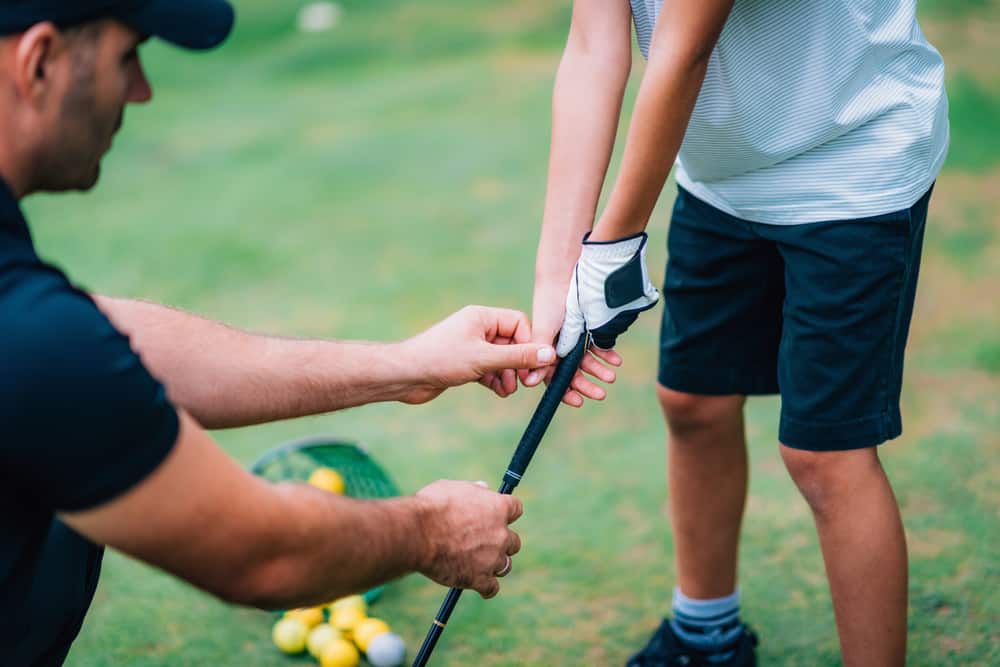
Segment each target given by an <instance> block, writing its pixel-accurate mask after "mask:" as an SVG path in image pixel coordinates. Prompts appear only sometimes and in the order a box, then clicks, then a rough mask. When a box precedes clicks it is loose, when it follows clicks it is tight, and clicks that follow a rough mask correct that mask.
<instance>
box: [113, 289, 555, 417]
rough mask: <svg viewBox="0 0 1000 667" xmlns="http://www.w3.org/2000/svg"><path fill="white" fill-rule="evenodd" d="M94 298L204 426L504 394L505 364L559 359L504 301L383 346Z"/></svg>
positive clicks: (511, 381) (508, 374) (508, 388)
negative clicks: (252, 330)
mask: <svg viewBox="0 0 1000 667" xmlns="http://www.w3.org/2000/svg"><path fill="white" fill-rule="evenodd" d="M94 298H95V301H96V302H97V304H98V306H99V307H100V309H101V310H102V311H103V312H104V313H105V315H107V316H108V318H109V319H110V320H111V321H112V323H113V324H114V325H115V326H116V327H117V328H118V329H119V330H120V331H122V332H123V333H125V334H127V335H128V336H129V338H130V341H131V344H132V346H133V348H134V349H135V350H136V351H137V352H138V353H139V355H140V356H141V357H142V360H143V363H144V364H145V365H146V366H147V367H148V368H149V369H150V371H151V372H152V373H153V375H154V376H156V377H157V378H158V379H159V380H160V381H161V382H163V383H164V384H165V385H166V387H167V391H168V393H169V395H170V398H171V400H172V401H173V402H174V403H175V404H177V405H179V406H180V407H182V408H184V409H185V410H187V411H188V412H190V413H191V414H192V415H193V416H194V417H195V418H196V419H197V420H198V421H199V423H201V424H202V425H203V426H205V427H208V428H227V427H233V426H245V425H248V424H255V423H261V422H268V421H274V420H277V419H287V418H291V417H299V416H303V415H309V414H318V413H322V412H330V411H333V410H339V409H343V408H348V407H353V406H356V405H363V404H367V403H373V402H377V401H403V402H406V403H422V402H425V401H428V400H431V399H432V398H434V397H435V396H437V395H438V394H440V393H441V392H442V391H444V390H445V389H446V388H448V387H453V386H457V385H459V384H463V383H466V382H472V381H481V382H482V383H483V384H486V385H487V386H489V387H490V388H492V389H493V390H494V391H496V392H497V393H498V394H500V395H501V396H505V395H507V394H509V393H511V392H513V391H514V389H515V388H516V386H517V384H516V378H515V377H514V375H513V372H512V371H510V370H507V369H515V368H531V367H535V366H539V365H542V366H546V365H548V364H550V363H552V361H553V359H554V355H551V354H550V353H551V348H550V347H549V346H547V345H538V344H531V343H530V340H531V327H530V325H529V323H528V321H527V319H526V318H525V316H524V315H522V314H521V313H518V312H516V311H511V310H505V309H498V308H484V307H478V306H470V307H468V308H465V309H463V310H461V311H459V312H458V313H456V314H455V315H453V316H452V317H450V318H448V319H446V320H445V321H443V322H441V323H440V324H438V325H436V326H435V327H433V328H432V329H430V330H429V331H427V332H424V333H423V334H420V335H418V336H415V337H413V338H411V339H409V340H406V341H403V342H401V343H393V344H378V343H366V342H343V341H323V340H293V339H283V338H274V337H267V336H257V335H253V334H249V333H246V332H243V331H239V330H237V329H233V328H230V327H228V326H226V325H223V324H220V323H218V322H213V321H211V320H207V319H204V318H201V317H197V316H195V315H192V314H190V313H186V312H183V311H180V310H175V309H172V308H167V307H164V306H160V305H157V304H153V303H147V302H141V301H131V300H126V299H113V298H108V297H102V296H95V297H94ZM539 353H541V354H542V357H539Z"/></svg>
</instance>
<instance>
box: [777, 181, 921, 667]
mask: <svg viewBox="0 0 1000 667" xmlns="http://www.w3.org/2000/svg"><path fill="white" fill-rule="evenodd" d="M929 199H930V193H929V192H928V193H927V194H926V195H925V196H924V197H922V198H921V199H920V201H918V202H917V203H916V204H914V205H913V207H911V208H910V209H904V210H902V211H897V212H895V213H891V214H886V215H881V216H875V217H872V218H865V219H861V220H849V221H839V222H831V223H816V224H811V225H800V226H796V227H790V228H768V229H762V230H761V233H762V234H763V235H766V236H769V237H770V238H773V239H775V240H776V241H777V242H778V247H779V249H780V251H781V254H782V257H783V258H784V260H785V271H786V273H785V284H786V301H785V306H784V324H783V331H782V339H781V347H780V350H779V359H778V377H779V382H780V384H781V395H782V411H781V427H780V432H779V439H780V440H781V442H782V447H781V452H782V458H783V459H784V461H785V464H786V466H787V467H788V470H789V472H790V473H791V475H792V477H793V478H794V480H795V482H796V484H797V485H798V487H799V489H800V490H801V492H802V494H803V496H804V497H805V498H806V500H807V502H808V503H809V506H810V507H811V509H812V511H813V516H814V519H815V522H816V528H817V531H818V532H819V537H820V544H821V547H822V549H823V558H824V562H825V563H826V570H827V576H828V578H829V581H830V590H831V594H832V597H833V603H834V611H835V613H836V618H837V627H838V630H839V632H840V642H841V650H842V653H843V660H844V664H845V665H848V666H849V667H855V666H861V665H866V666H867V665H871V666H879V667H881V666H886V665H888V666H892V665H902V664H904V662H905V659H906V604H907V599H906V595H907V583H906V582H907V563H906V541H905V536H904V533H903V527H902V523H901V521H900V517H899V509H898V507H897V505H896V500H895V497H894V496H893V493H892V489H891V487H890V485H889V481H888V479H887V478H886V475H885V472H884V471H883V469H882V466H881V464H880V462H879V459H878V455H877V453H876V450H875V446H877V445H879V444H881V443H883V442H885V441H886V440H890V439H892V438H895V437H897V436H899V434H900V433H901V431H902V420H901V418H900V412H899V397H900V390H901V387H902V376H903V351H904V349H905V346H906V338H907V333H908V330H909V324H910V316H911V314H912V310H913V302H914V296H915V291H916V284H917V275H918V273H919V265H920V249H921V245H922V241H923V230H924V222H925V219H926V215H927V204H928V201H929Z"/></svg>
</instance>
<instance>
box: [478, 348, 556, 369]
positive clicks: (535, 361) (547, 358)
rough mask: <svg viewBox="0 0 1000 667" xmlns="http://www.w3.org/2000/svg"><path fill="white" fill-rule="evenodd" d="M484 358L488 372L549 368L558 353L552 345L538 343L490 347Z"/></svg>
mask: <svg viewBox="0 0 1000 667" xmlns="http://www.w3.org/2000/svg"><path fill="white" fill-rule="evenodd" d="M484 357H485V360H484V362H485V364H486V367H487V370H491V371H501V370H506V369H508V368H511V369H514V368H537V367H539V366H548V365H550V364H552V363H554V362H555V360H556V353H555V350H553V349H552V346H551V345H540V344H538V343H527V344H521V345H490V346H489V348H488V352H487V354H484Z"/></svg>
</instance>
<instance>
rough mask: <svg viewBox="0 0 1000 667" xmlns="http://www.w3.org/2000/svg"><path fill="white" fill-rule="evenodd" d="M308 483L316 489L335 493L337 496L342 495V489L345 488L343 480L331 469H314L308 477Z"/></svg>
mask: <svg viewBox="0 0 1000 667" xmlns="http://www.w3.org/2000/svg"><path fill="white" fill-rule="evenodd" d="M309 483H310V484H311V485H313V486H315V487H316V488H317V489H323V490H324V491H329V492H330V493H336V494H337V495H338V496H342V495H344V489H345V488H346V485H345V484H344V478H343V477H341V476H340V473H339V472H337V471H336V470H334V469H333V468H316V469H315V470H314V471H313V473H312V474H311V475H309Z"/></svg>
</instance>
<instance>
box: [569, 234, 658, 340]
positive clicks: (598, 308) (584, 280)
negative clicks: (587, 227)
mask: <svg viewBox="0 0 1000 667" xmlns="http://www.w3.org/2000/svg"><path fill="white" fill-rule="evenodd" d="M589 238H590V234H588V235H587V236H585V237H584V238H583V251H582V252H581V253H580V259H579V261H577V263H576V269H574V271H573V279H572V281H571V282H570V284H569V293H568V294H567V295H566V319H565V320H563V325H562V330H561V331H560V332H559V341H558V342H557V343H556V354H558V355H559V356H560V357H565V356H566V355H567V354H569V353H570V351H571V350H572V349H573V346H574V345H576V342H577V341H578V340H579V339H580V334H582V333H583V332H584V331H589V332H590V336H591V340H592V341H593V343H594V345H595V346H597V347H599V348H601V349H603V350H610V349H611V348H613V347H614V346H615V339H617V338H618V335H619V334H622V333H625V330H626V329H628V328H629V326H630V325H631V324H632V323H633V322H635V319H636V318H637V317H639V313H641V312H642V311H644V310H649V309H650V308H652V307H653V306H655V305H656V302H657V301H658V300H659V299H660V293H659V292H657V291H656V288H655V287H653V283H651V282H650V281H649V271H648V270H647V269H646V239H647V236H646V234H645V233H642V234H636V235H635V236H628V237H626V238H623V239H619V240H618V241H588V239H589Z"/></svg>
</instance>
